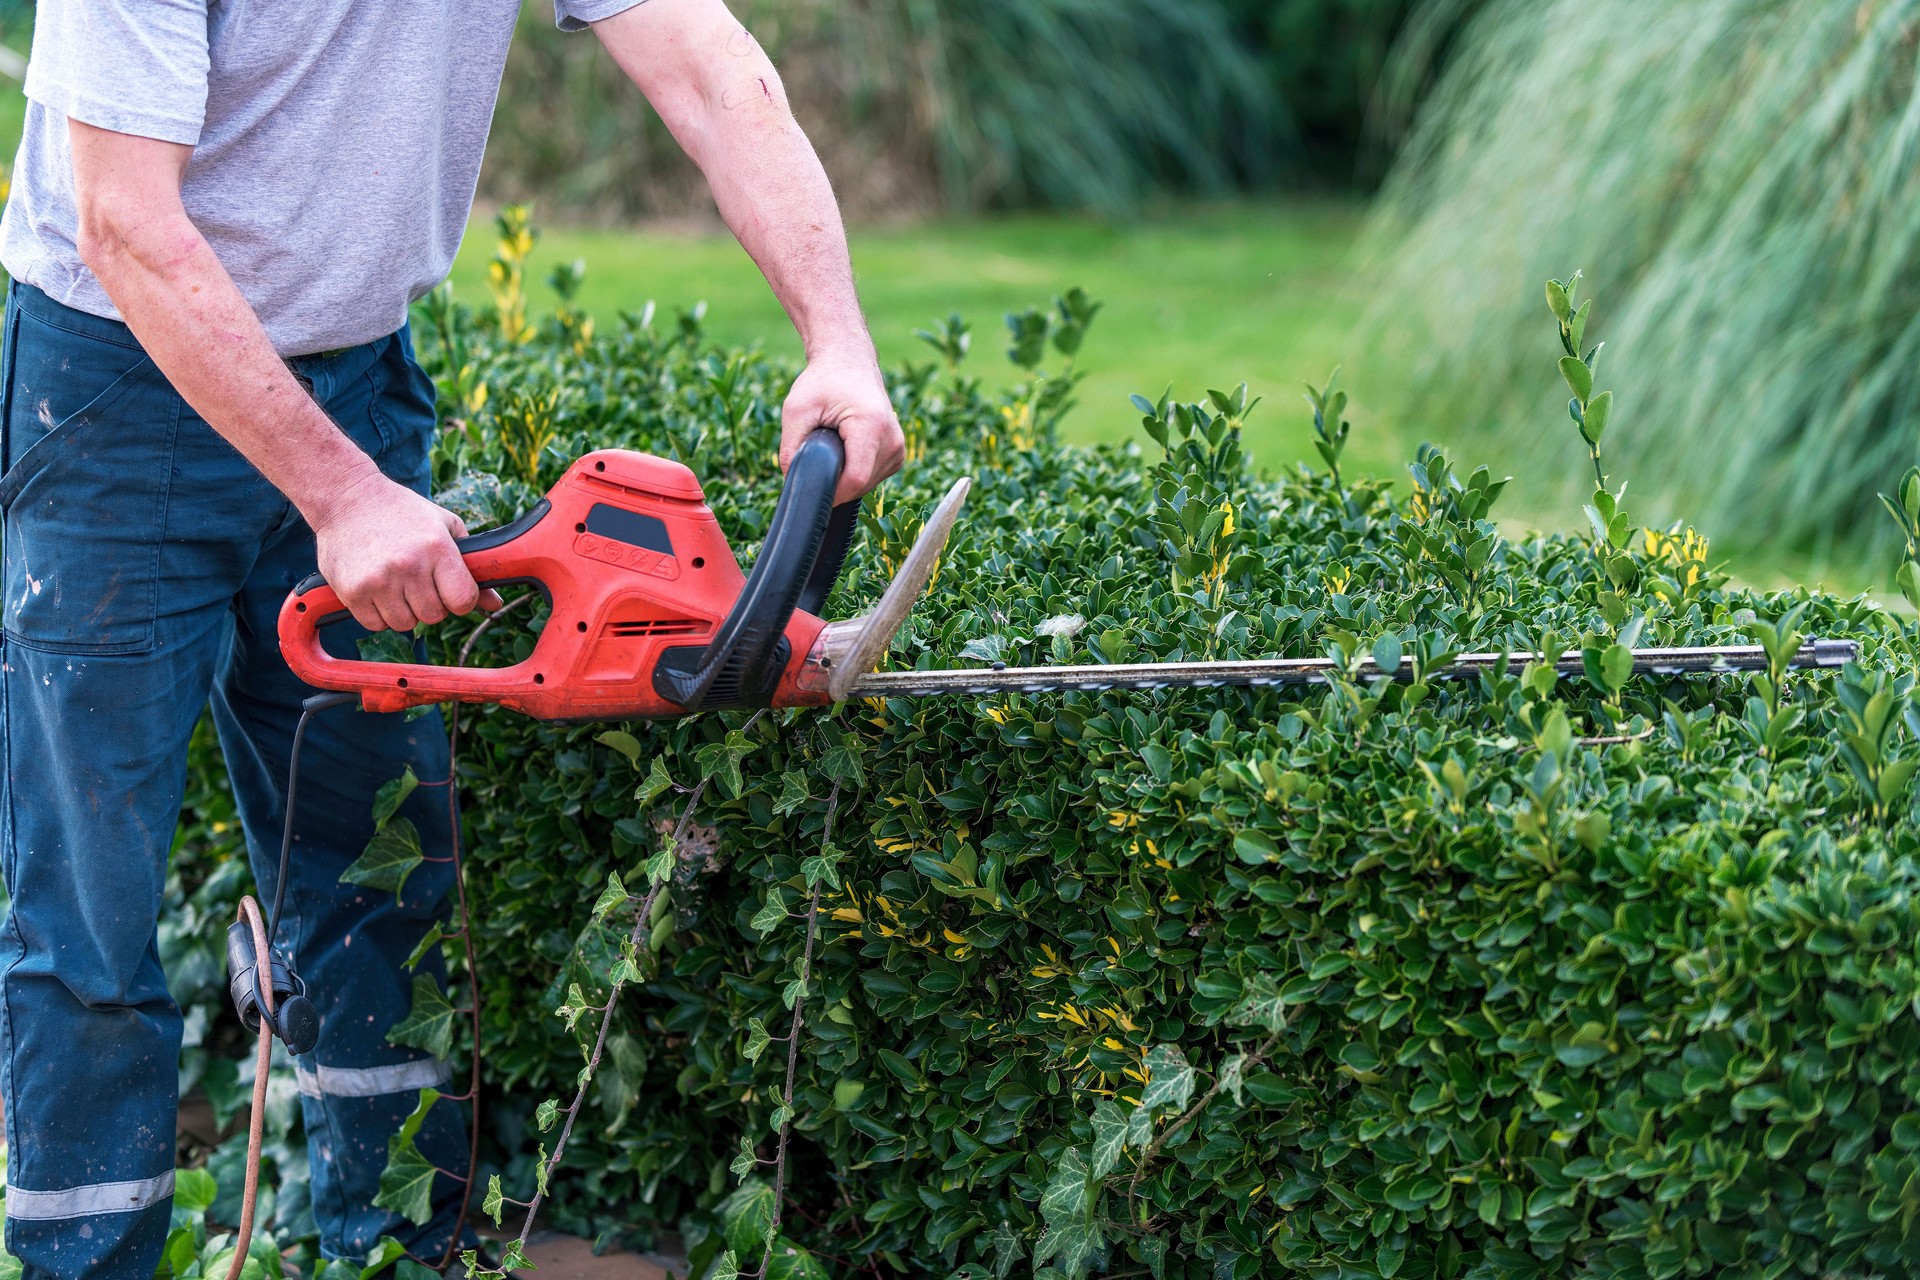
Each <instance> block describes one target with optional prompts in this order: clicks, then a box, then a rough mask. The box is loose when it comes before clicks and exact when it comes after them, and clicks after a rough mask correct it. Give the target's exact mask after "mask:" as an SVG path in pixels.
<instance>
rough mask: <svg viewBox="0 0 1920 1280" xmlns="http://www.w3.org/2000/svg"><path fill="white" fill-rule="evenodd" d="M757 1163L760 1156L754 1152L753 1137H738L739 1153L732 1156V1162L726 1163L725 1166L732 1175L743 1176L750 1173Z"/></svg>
mask: <svg viewBox="0 0 1920 1280" xmlns="http://www.w3.org/2000/svg"><path fill="white" fill-rule="evenodd" d="M759 1163H760V1157H759V1156H757V1155H755V1154H754V1150H753V1139H752V1138H742V1139H740V1154H739V1155H736V1156H735V1157H734V1158H733V1163H732V1164H730V1165H728V1166H727V1168H728V1170H729V1171H731V1172H732V1174H733V1176H734V1177H736V1178H744V1177H746V1176H747V1175H748V1174H750V1173H752V1172H753V1170H754V1168H755V1166H757V1165H758V1164H759Z"/></svg>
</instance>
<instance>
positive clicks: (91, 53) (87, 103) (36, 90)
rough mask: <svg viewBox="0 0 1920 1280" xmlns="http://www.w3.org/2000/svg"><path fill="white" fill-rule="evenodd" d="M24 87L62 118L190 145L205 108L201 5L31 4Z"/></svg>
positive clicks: (197, 1)
mask: <svg viewBox="0 0 1920 1280" xmlns="http://www.w3.org/2000/svg"><path fill="white" fill-rule="evenodd" d="M25 88H26V95H27V97H28V98H30V99H32V100H33V101H35V102H38V103H39V104H40V105H42V106H44V107H46V108H48V109H50V110H53V111H58V112H60V113H61V114H62V115H64V116H66V117H67V118H69V119H71V120H78V121H80V122H81V123H83V124H90V125H95V126H97V127H99V128H102V129H111V130H113V131H114V132H115V133H131V134H135V135H138V136H140V137H143V138H158V139H160V140H161V141H162V142H180V143H185V144H186V145H188V146H192V145H193V144H195V143H197V142H199V141H200V126H201V123H202V122H203V121H204V120H205V118H206V111H207V0H40V4H39V5H38V7H37V11H36V13H35V15H34V28H33V54H32V56H31V57H30V58H29V59H28V60H27V82H26V86H25Z"/></svg>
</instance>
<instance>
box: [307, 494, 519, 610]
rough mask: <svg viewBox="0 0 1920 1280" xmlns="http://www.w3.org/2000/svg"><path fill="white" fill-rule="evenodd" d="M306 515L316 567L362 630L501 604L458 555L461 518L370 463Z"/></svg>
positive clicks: (462, 533)
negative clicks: (312, 515)
mask: <svg viewBox="0 0 1920 1280" xmlns="http://www.w3.org/2000/svg"><path fill="white" fill-rule="evenodd" d="M316 516H317V518H316V519H315V520H314V521H313V533H314V539H315V541H316V543H317V544H318V550H319V559H320V573H321V576H322V577H324V578H326V580H327V585H328V586H330V587H332V588H333V589H334V592H335V594H337V595H338V596H339V597H340V600H341V603H343V604H345V605H346V606H347V609H348V610H349V611H350V612H351V613H352V614H353V617H354V620H355V621H356V622H358V623H359V624H360V625H361V626H363V627H365V628H366V629H367V630H369V631H384V630H389V629H391V630H394V631H411V630H412V629H413V628H414V626H415V625H416V624H417V623H422V622H424V623H428V624H432V623H435V622H440V621H443V620H444V619H446V618H447V617H448V616H450V615H452V614H457V613H472V612H473V611H474V610H475V609H477V608H479V609H487V610H493V609H498V608H499V607H500V597H499V596H498V595H497V594H495V593H494V592H492V591H482V590H481V589H480V585H479V584H478V583H477V582H475V581H474V580H473V575H472V574H471V573H469V572H468V571H467V566H466V562H465V561H463V560H462V559H461V558H460V551H459V548H457V547H456V546H454V542H453V540H454V539H455V538H464V537H465V536H466V534H467V527H466V525H464V524H462V523H461V521H460V517H459V516H456V515H454V514H453V512H451V511H448V510H447V509H446V508H444V507H440V506H436V505H435V504H434V503H432V502H429V501H428V500H427V499H425V498H423V497H421V496H420V495H419V494H417V493H415V492H414V491H413V490H411V489H409V488H407V487H406V486H404V485H400V484H396V483H394V482H393V481H392V480H389V479H387V477H386V476H384V475H381V474H380V473H379V472H378V471H373V470H371V469H369V470H368V472H367V473H366V474H364V475H362V476H361V477H359V478H358V479H356V480H354V481H353V482H352V483H350V484H349V485H348V486H347V487H346V488H344V489H342V490H341V491H340V492H339V493H337V494H335V495H332V496H331V498H330V500H329V501H328V502H327V503H326V505H325V508H324V510H323V511H321V512H317V513H316Z"/></svg>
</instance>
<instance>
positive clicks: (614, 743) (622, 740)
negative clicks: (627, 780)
mask: <svg viewBox="0 0 1920 1280" xmlns="http://www.w3.org/2000/svg"><path fill="white" fill-rule="evenodd" d="M594 741H595V742H597V743H599V744H600V745H601V746H604V747H610V748H612V749H613V750H615V751H618V752H619V753H620V754H621V755H623V756H625V757H626V758H627V763H628V764H630V765H632V766H633V767H634V768H636V769H638V768H639V767H640V739H638V738H636V737H634V736H633V735H632V734H630V733H628V732H627V731H626V730H625V729H609V730H607V731H606V732H605V733H603V734H601V735H599V736H598V737H596V738H595V739H594Z"/></svg>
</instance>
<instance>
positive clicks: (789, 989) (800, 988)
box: [780, 978, 807, 1009]
mask: <svg viewBox="0 0 1920 1280" xmlns="http://www.w3.org/2000/svg"><path fill="white" fill-rule="evenodd" d="M806 994H807V980H806V979H805V978H795V979H793V980H792V981H790V982H788V983H787V985H786V986H784V987H782V988H780V1002H781V1003H782V1004H784V1005H786V1006H787V1008H789V1009H791V1008H793V1006H794V1004H795V1003H796V1002H798V1001H800V1000H802V999H804V998H805V997H806Z"/></svg>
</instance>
